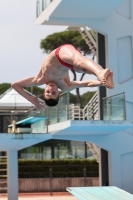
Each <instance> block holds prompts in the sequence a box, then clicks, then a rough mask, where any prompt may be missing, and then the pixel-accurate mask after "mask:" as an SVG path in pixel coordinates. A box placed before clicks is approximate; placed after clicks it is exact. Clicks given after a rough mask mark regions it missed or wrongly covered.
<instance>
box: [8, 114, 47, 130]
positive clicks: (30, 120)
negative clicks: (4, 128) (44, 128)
mask: <svg viewBox="0 0 133 200" xmlns="http://www.w3.org/2000/svg"><path fill="white" fill-rule="evenodd" d="M47 118H48V117H47V116H32V117H28V118H26V119H23V120H20V121H18V122H16V125H27V124H34V123H37V122H40V121H42V120H45V119H47ZM12 126H13V124H10V125H9V126H8V128H11V127H12Z"/></svg>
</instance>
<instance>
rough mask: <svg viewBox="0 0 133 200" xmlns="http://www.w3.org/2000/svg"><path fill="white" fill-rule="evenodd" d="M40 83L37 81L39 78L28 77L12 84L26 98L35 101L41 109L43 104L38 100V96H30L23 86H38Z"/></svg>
mask: <svg viewBox="0 0 133 200" xmlns="http://www.w3.org/2000/svg"><path fill="white" fill-rule="evenodd" d="M37 85H40V84H39V83H37V80H36V79H35V77H34V76H33V77H28V78H24V79H21V80H18V81H16V82H14V83H12V84H11V86H12V88H13V89H14V90H16V91H17V92H18V93H19V94H20V95H22V96H23V97H24V98H26V99H27V100H28V101H30V102H31V103H33V104H34V105H35V106H36V107H37V108H38V109H41V105H40V103H39V101H38V97H39V96H41V95H38V96H35V97H33V96H30V95H29V94H28V93H27V92H26V91H25V90H24V89H23V87H31V86H37Z"/></svg>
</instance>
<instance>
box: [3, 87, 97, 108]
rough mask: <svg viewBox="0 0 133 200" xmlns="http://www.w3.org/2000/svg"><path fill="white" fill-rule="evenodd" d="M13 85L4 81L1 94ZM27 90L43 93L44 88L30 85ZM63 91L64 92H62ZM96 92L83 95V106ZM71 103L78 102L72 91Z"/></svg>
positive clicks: (35, 93) (36, 93)
mask: <svg viewBox="0 0 133 200" xmlns="http://www.w3.org/2000/svg"><path fill="white" fill-rule="evenodd" d="M10 87H11V84H10V83H2V84H0V94H3V93H4V92H5V91H6V90H8V89H9V88H10ZM25 89H26V90H28V91H29V92H31V90H32V92H33V94H34V95H38V94H42V93H43V91H44V89H43V88H40V87H37V86H33V87H32V89H31V88H30V87H26V88H25ZM61 93H62V92H61ZM94 94H95V91H93V92H86V93H84V94H83V95H81V98H82V101H83V107H84V106H85V105H86V104H87V103H88V101H89V100H90V99H91V98H92V96H93V95H94ZM70 104H75V105H77V104H78V101H77V95H74V94H72V93H70Z"/></svg>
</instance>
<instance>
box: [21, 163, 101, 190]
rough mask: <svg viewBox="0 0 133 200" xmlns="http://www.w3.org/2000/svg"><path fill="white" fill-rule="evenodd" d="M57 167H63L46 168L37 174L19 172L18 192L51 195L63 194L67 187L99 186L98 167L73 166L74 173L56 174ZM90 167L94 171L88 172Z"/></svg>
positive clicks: (63, 172) (62, 172)
mask: <svg viewBox="0 0 133 200" xmlns="http://www.w3.org/2000/svg"><path fill="white" fill-rule="evenodd" d="M57 167H58V168H61V169H62V167H64V166H62V165H61V166H49V167H48V166H47V167H44V171H39V172H19V192H20V193H22V192H23V193H24V192H30V193H36V192H50V193H51V194H52V192H65V191H66V187H68V186H69V187H79V186H80V187H82V186H86V185H87V186H93V185H99V182H98V177H99V172H98V165H94V166H92V165H91V166H87V165H86V166H82V167H81V166H79V165H75V166H73V167H75V168H76V169H77V170H76V172H72V171H69V172H68V170H66V172H65V171H61V170H60V172H59V170H58V172H57V169H56V168H57ZM92 167H93V168H94V170H93V171H92V170H91V171H90V170H89V169H90V168H92ZM54 168H55V169H54ZM67 168H68V166H67V165H66V169H67ZM21 170H22V169H21ZM94 182H95V183H94Z"/></svg>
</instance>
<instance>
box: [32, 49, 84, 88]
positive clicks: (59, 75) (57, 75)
mask: <svg viewBox="0 0 133 200" xmlns="http://www.w3.org/2000/svg"><path fill="white" fill-rule="evenodd" d="M71 50H74V51H75V49H74V47H73V46H69V45H68V46H64V47H62V48H61V49H60V55H61V56H62V55H67V54H68V53H69V52H71ZM55 51H56V49H55V50H53V51H52V52H51V53H50V54H49V55H48V56H47V57H46V58H45V59H44V61H43V63H42V65H41V69H40V71H39V73H38V75H37V76H36V79H38V83H40V84H47V83H49V82H50V81H53V82H55V83H56V84H57V86H58V87H59V88H60V89H63V87H64V85H65V84H67V80H68V78H69V75H68V70H69V68H68V67H66V66H64V65H62V64H61V63H60V62H59V60H58V59H57V57H56V56H55ZM76 53H77V54H79V55H80V56H81V54H80V53H79V52H77V51H76ZM71 64H72V63H71ZM73 68H74V70H75V71H77V72H80V73H83V72H84V69H83V68H82V67H80V66H73Z"/></svg>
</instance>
